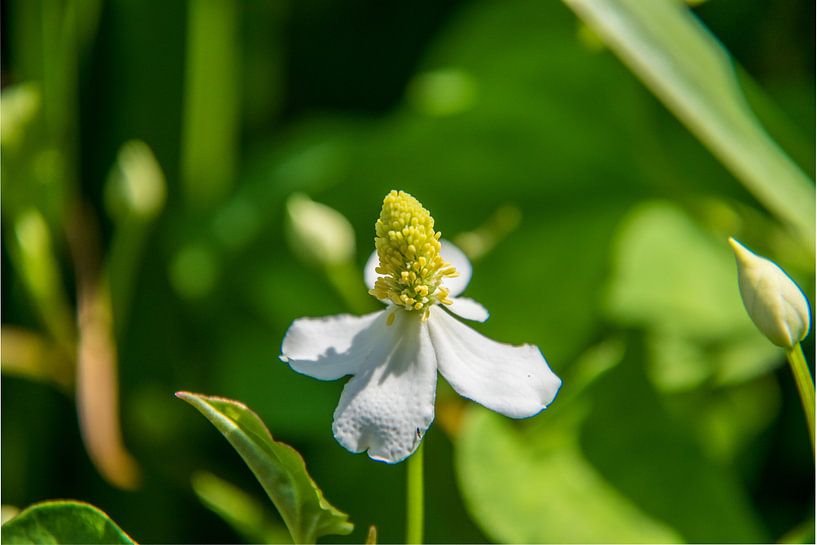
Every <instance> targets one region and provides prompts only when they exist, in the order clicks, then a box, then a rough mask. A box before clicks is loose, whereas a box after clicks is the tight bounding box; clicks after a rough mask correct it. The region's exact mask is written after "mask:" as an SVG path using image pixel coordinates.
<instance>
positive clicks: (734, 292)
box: [606, 201, 782, 390]
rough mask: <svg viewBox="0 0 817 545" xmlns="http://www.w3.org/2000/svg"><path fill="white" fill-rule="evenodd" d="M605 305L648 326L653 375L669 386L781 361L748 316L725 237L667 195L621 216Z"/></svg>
mask: <svg viewBox="0 0 817 545" xmlns="http://www.w3.org/2000/svg"><path fill="white" fill-rule="evenodd" d="M606 308H607V314H608V316H610V317H611V318H612V319H613V320H614V321H616V322H618V323H620V324H622V325H626V326H639V327H642V328H644V329H645V330H646V331H647V332H648V333H649V337H648V348H649V352H650V355H651V357H650V373H651V378H653V380H654V381H655V382H656V384H658V385H659V386H661V387H662V388H664V389H666V390H683V389H688V388H692V387H695V386H697V385H699V384H701V383H703V382H704V381H705V380H708V379H710V378H711V379H713V380H715V381H716V382H718V383H722V384H728V383H737V382H741V381H744V380H748V379H751V378H753V377H756V376H758V375H760V374H763V373H765V372H767V371H768V370H769V369H771V368H773V367H775V366H777V365H779V364H780V363H781V361H782V360H781V358H780V354H779V352H778V350H777V349H776V348H775V347H774V346H772V345H771V344H770V343H768V342H766V339H765V338H763V336H762V335H760V334H759V333H758V332H757V331H755V329H754V326H753V324H752V323H751V322H750V321H749V318H748V317H747V316H746V313H745V311H744V309H743V306H742V303H741V300H740V294H739V293H738V287H737V273H736V272H735V264H734V259H733V257H732V255H731V254H730V253H729V250H728V248H727V246H726V245H725V242H720V241H718V240H717V239H716V238H714V237H713V236H712V235H711V234H709V233H708V232H706V231H705V230H703V229H702V228H701V227H699V226H698V225H696V224H695V222H694V221H692V219H691V218H690V217H689V216H688V215H687V214H685V213H684V212H683V210H681V209H680V208H679V207H677V206H675V205H673V204H671V203H668V202H660V201H656V202H648V203H645V204H643V205H641V206H639V207H637V208H635V209H634V210H633V211H632V212H631V213H630V215H629V216H628V217H627V218H626V219H625V220H624V221H623V222H622V225H621V227H620V229H619V231H618V233H617V239H616V244H615V256H614V264H613V274H612V276H611V279H610V284H609V289H608V294H607V303H606Z"/></svg>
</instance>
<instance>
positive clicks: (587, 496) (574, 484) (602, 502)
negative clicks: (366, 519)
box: [456, 405, 681, 543]
mask: <svg viewBox="0 0 817 545" xmlns="http://www.w3.org/2000/svg"><path fill="white" fill-rule="evenodd" d="M573 407H574V408H575V405H573ZM573 416H576V415H575V414H574V415H571V420H573V421H571V422H558V423H555V422H550V423H549V425H548V427H547V428H545V427H543V429H542V430H541V432H540V433H537V434H523V433H520V432H519V431H517V429H515V427H514V424H513V423H512V421H510V420H508V419H506V418H504V417H502V416H499V415H497V414H494V413H492V412H489V411H487V410H485V409H482V408H480V407H476V406H475V407H472V408H470V409H469V411H468V413H467V414H466V417H465V420H464V423H463V428H462V435H461V438H460V440H459V443H458V444H457V445H456V446H457V451H456V464H457V473H458V477H459V482H460V487H461V488H462V492H463V496H464V499H465V503H466V506H467V507H468V509H469V511H470V512H471V515H472V516H473V518H474V520H475V521H476V522H477V523H478V524H479V526H480V527H481V528H482V530H483V531H484V532H485V533H486V535H488V536H489V537H490V538H492V539H494V540H496V541H497V542H499V543H677V542H679V541H681V537H680V536H679V535H678V534H677V533H676V532H675V531H674V530H673V529H672V528H670V527H668V526H666V525H665V524H663V523H662V522H661V521H659V520H656V519H654V518H652V517H650V516H649V515H648V514H647V513H646V512H644V511H643V510H642V509H640V508H639V507H638V506H637V505H635V504H634V503H633V502H632V501H630V500H629V499H628V498H627V497H625V496H624V495H622V494H621V493H619V492H618V491H617V490H616V489H615V488H614V487H613V486H612V485H611V484H610V483H608V482H607V481H606V480H605V479H604V477H603V476H602V475H600V474H599V472H598V471H597V470H595V469H594V468H593V466H592V465H591V464H590V463H588V462H587V460H586V459H585V458H584V456H583V455H582V452H581V449H580V448H579V441H578V433H577V426H576V423H577V422H576V421H575V419H573V418H572V417H573Z"/></svg>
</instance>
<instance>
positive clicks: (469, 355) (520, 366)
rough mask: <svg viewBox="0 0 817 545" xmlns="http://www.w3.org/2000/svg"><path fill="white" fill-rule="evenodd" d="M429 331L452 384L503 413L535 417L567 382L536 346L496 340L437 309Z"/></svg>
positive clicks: (433, 310) (429, 322)
mask: <svg viewBox="0 0 817 545" xmlns="http://www.w3.org/2000/svg"><path fill="white" fill-rule="evenodd" d="M428 331H429V333H430V335H431V342H432V344H433V345H434V352H435V353H436V355H437V365H438V367H439V369H440V373H442V375H443V376H444V377H445V379H446V380H447V381H448V383H449V384H451V386H452V387H453V388H454V390H456V391H457V392H458V393H459V394H460V395H462V396H463V397H467V398H469V399H473V400H474V401H476V402H477V403H479V404H480V405H484V406H485V407H488V408H489V409H491V410H493V411H496V412H498V413H502V414H504V415H506V416H510V417H512V418H526V417H528V416H533V415H534V414H536V413H538V412H539V411H541V410H542V409H544V408H546V407H547V406H548V405H549V404H550V403H551V402H552V401H553V399H554V398H555V397H556V393H557V392H558V391H559V387H560V386H561V384H562V381H561V380H560V379H559V377H557V376H556V375H555V374H554V373H553V371H551V370H550V367H548V364H547V362H546V361H545V358H544V357H543V356H542V353H541V352H539V349H538V348H536V347H535V346H531V345H527V344H526V345H523V346H511V345H509V344H501V343H498V342H495V341H492V340H491V339H488V338H487V337H484V336H482V335H480V334H479V333H477V332H476V331H474V330H473V329H471V328H470V327H468V326H466V325H465V324H463V323H461V322H459V321H458V320H457V319H456V318H454V317H453V316H451V315H449V314H448V313H446V312H445V311H443V310H442V309H439V308H437V307H432V308H431V314H430V316H429V318H428Z"/></svg>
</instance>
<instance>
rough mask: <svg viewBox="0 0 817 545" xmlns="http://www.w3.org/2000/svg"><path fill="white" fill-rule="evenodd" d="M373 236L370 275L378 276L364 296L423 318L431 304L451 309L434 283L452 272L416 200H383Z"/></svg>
mask: <svg viewBox="0 0 817 545" xmlns="http://www.w3.org/2000/svg"><path fill="white" fill-rule="evenodd" d="M375 233H376V236H375V239H374V243H375V248H376V249H377V256H378V258H379V259H380V265H379V266H378V267H377V269H376V271H377V273H378V274H380V275H382V276H380V277H379V278H378V279H377V281H376V282H375V285H374V289H371V290H369V293H370V294H372V295H374V296H375V297H377V298H378V299H384V300H388V301H391V302H392V303H394V304H395V305H397V306H399V307H402V308H403V309H405V310H416V311H422V313H423V314H422V316H423V318H424V319H427V317H428V309H429V308H430V307H431V306H432V305H435V304H437V303H443V304H446V305H450V304H451V301H450V300H449V299H448V289H447V288H444V287H442V286H441V285H440V284H441V283H442V281H443V278H445V277H446V276H448V277H454V276H457V275H458V273H457V270H456V269H455V268H454V267H452V266H451V264H449V263H447V262H446V261H445V260H444V259H443V258H442V256H440V232H439V231H434V218H432V217H431V214H430V213H429V212H428V210H426V209H425V208H423V205H422V204H420V202H419V201H418V200H417V199H415V198H414V197H412V196H411V195H409V194H408V193H405V192H403V191H392V192H391V193H389V194H388V195H386V198H385V199H383V209H382V210H381V211H380V218H379V219H378V220H377V223H375ZM389 319H392V318H391V316H390V317H389ZM387 322H388V320H387Z"/></svg>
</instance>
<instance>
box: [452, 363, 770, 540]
mask: <svg viewBox="0 0 817 545" xmlns="http://www.w3.org/2000/svg"><path fill="white" fill-rule="evenodd" d="M642 357H643V354H640V353H639V351H638V350H637V349H633V348H631V349H630V350H629V351H628V353H627V355H626V356H625V358H624V360H623V362H622V363H620V364H618V365H617V366H615V367H613V368H612V369H611V370H609V371H607V372H606V373H602V374H601V375H598V376H597V380H596V381H595V383H592V384H591V386H590V389H589V390H587V391H586V393H580V394H579V395H578V396H576V397H570V396H568V397H562V399H560V400H558V401H557V403H556V404H555V405H554V406H553V407H552V408H551V409H549V410H548V413H546V414H544V415H541V416H539V417H536V418H535V419H534V420H532V421H531V422H529V423H525V424H524V425H521V426H520V425H517V424H514V423H512V422H511V421H509V420H507V419H504V418H502V417H500V416H497V415H494V414H493V413H490V412H488V411H485V410H484V409H481V408H472V409H471V410H470V411H469V413H468V415H467V417H466V421H465V423H464V425H463V430H462V436H461V438H460V440H459V442H458V444H457V447H458V448H457V460H456V461H457V471H458V477H459V482H460V486H461V487H462V490H463V494H464V496H465V500H466V503H467V505H468V506H469V509H470V510H471V512H472V513H473V515H474V517H475V520H476V521H478V522H479V524H480V526H481V527H482V529H483V530H484V531H485V532H486V533H487V534H488V535H490V536H491V537H492V538H493V539H496V540H497V541H500V542H506V543H520V542H524V543H533V542H537V543H548V542H556V543H559V542H565V543H582V542H584V543H598V542H625V543H626V542H630V543H655V542H659V543H668V542H685V541H689V542H699V541H702V540H705V539H710V538H713V537H714V538H716V539H717V540H720V541H728V540H737V541H744V542H753V541H757V540H761V541H762V540H763V536H762V534H761V533H760V532H759V529H758V527H757V525H756V523H755V521H754V519H753V518H752V515H751V508H750V504H749V501H748V498H747V496H746V492H745V491H744V490H743V489H742V488H741V487H740V485H739V484H738V480H737V479H736V476H735V474H734V472H733V471H732V470H731V469H730V468H729V467H727V466H726V465H723V464H722V463H720V462H719V461H717V460H715V459H714V458H713V457H711V456H710V454H709V453H708V452H707V451H706V450H704V449H703V448H701V445H700V443H699V441H698V439H697V438H696V437H695V436H694V434H691V433H690V432H689V431H688V430H686V429H685V427H684V426H683V425H682V424H681V423H680V422H678V421H676V420H675V419H674V417H673V416H672V415H671V414H669V413H668V412H667V411H666V410H665V409H664V408H663V407H662V406H661V401H660V399H659V397H658V395H656V392H655V391H654V389H653V387H652V386H651V385H650V384H649V382H648V381H647V379H646V377H645V376H644V375H643V363H642V362H641V361H640V360H641V358H642ZM608 369H609V367H608ZM569 379H570V377H566V381H565V383H566V385H567V386H566V388H569V387H570V382H569ZM563 394H567V392H563ZM670 490H671V491H672V493H667V491H670ZM704 536H706V537H704Z"/></svg>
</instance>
